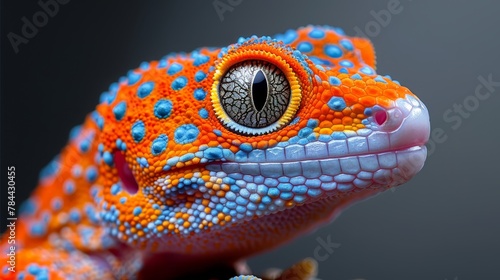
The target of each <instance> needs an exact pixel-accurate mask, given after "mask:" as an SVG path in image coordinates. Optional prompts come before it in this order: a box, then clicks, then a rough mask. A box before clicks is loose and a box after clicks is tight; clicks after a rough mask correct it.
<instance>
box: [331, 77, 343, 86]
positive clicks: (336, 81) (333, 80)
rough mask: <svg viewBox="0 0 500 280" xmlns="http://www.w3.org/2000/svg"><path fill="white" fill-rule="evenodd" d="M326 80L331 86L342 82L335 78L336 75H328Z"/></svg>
mask: <svg viewBox="0 0 500 280" xmlns="http://www.w3.org/2000/svg"><path fill="white" fill-rule="evenodd" d="M328 82H329V83H330V85H332V86H339V85H340V84H342V81H341V80H340V79H339V78H337V77H333V76H330V77H329V78H328Z"/></svg>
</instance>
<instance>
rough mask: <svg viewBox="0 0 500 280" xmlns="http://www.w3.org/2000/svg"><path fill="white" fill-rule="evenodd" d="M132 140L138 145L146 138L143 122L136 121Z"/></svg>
mask: <svg viewBox="0 0 500 280" xmlns="http://www.w3.org/2000/svg"><path fill="white" fill-rule="evenodd" d="M131 132H132V138H134V141H135V142H136V143H139V142H141V140H142V139H143V138H144V135H145V134H146V128H145V127H144V123H143V122H142V121H140V120H139V121H136V122H135V123H134V124H133V125H132V129H131Z"/></svg>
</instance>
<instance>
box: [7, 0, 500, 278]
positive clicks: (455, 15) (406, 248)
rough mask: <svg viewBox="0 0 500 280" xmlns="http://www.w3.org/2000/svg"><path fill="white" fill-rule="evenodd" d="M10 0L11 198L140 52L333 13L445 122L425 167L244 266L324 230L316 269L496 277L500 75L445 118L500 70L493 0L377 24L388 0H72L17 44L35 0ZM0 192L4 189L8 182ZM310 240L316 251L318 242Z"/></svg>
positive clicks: (413, 5)
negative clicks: (13, 36)
mask: <svg viewBox="0 0 500 280" xmlns="http://www.w3.org/2000/svg"><path fill="white" fill-rule="evenodd" d="M6 2H7V1H2V3H1V6H2V37H1V40H2V65H1V74H2V79H1V86H2V88H1V90H2V96H1V107H2V115H1V117H2V123H1V124H2V130H1V140H2V157H1V160H2V176H3V177H2V179H1V180H0V181H1V182H2V189H5V188H4V187H5V181H6V180H5V178H6V175H5V171H6V166H7V165H15V166H16V168H17V177H16V182H17V186H18V191H17V201H18V202H20V201H22V200H24V199H25V198H26V197H27V195H28V193H29V192H30V191H31V189H32V188H33V187H34V186H35V184H36V180H37V175H38V171H39V170H40V168H41V167H43V166H44V164H46V163H47V162H48V161H49V160H50V159H51V158H52V157H53V156H54V155H56V154H57V153H58V152H59V150H60V149H61V147H63V145H64V144H65V143H66V140H67V135H68V132H69V130H70V128H71V127H72V126H74V125H77V124H79V123H80V122H81V121H82V120H83V118H84V116H85V114H86V113H88V112H90V111H91V110H92V109H93V108H94V106H95V104H97V101H98V97H99V94H100V93H101V92H102V91H104V90H106V89H107V87H108V85H109V84H110V83H111V82H114V81H115V80H116V79H117V78H118V77H119V76H121V75H123V74H124V73H126V71H127V70H128V69H130V68H134V67H137V66H138V65H139V63H140V62H141V61H144V60H146V61H147V60H154V59H158V58H160V57H162V56H163V55H165V54H167V53H169V52H172V51H190V50H192V49H194V48H197V47H200V46H205V45H207V46H224V45H228V44H230V43H232V42H234V41H235V40H236V39H237V38H238V37H239V36H249V35H252V34H257V35H272V34H275V33H279V32H283V31H285V30H286V29H289V28H297V27H299V26H302V25H307V24H328V25H333V26H338V27H342V28H343V29H344V30H345V31H346V33H348V34H349V35H354V34H355V28H356V27H359V28H360V29H362V30H364V29H365V27H366V26H367V25H368V26H369V27H371V28H372V29H371V31H369V32H367V33H366V34H368V35H370V36H369V37H370V39H371V40H372V41H373V43H374V45H375V48H376V50H377V60H378V69H377V70H378V72H379V73H381V74H390V75H392V76H393V77H394V78H396V79H397V80H399V81H400V82H401V83H402V84H403V85H406V86H408V87H409V88H410V89H411V90H412V91H413V92H414V93H416V94H417V95H418V96H419V97H420V98H421V99H422V100H423V101H424V102H425V104H426V105H427V107H428V108H429V111H430V115H431V123H432V127H433V129H434V131H436V129H441V131H442V132H444V133H445V134H446V137H444V136H442V137H437V138H436V139H435V140H436V141H435V143H436V145H435V147H434V148H432V149H431V151H432V153H431V154H430V156H429V158H428V160H427V163H426V165H425V167H424V169H423V170H422V171H421V173H420V174H418V175H417V176H416V177H415V178H414V180H412V181H411V182H409V183H407V184H406V185H405V186H404V187H401V188H399V189H397V190H396V191H394V192H391V191H388V192H386V193H384V194H382V195H379V196H377V197H375V198H373V199H370V200H368V201H365V202H363V203H360V204H357V205H355V206H353V207H351V208H349V209H348V210H346V211H344V212H343V214H342V215H341V216H340V217H339V218H338V219H337V220H335V221H334V222H333V223H331V224H329V225H327V226H325V227H323V228H321V229H319V230H317V231H315V232H313V233H311V234H309V235H307V236H304V237H302V238H299V239H297V240H295V241H294V242H292V243H290V244H288V245H287V246H283V247H281V248H279V249H276V250H273V251H270V252H267V253H265V254H262V255H259V256H255V257H253V258H251V259H250V262H249V263H250V265H251V267H252V268H253V269H254V271H257V272H258V271H261V270H262V269H265V268H267V267H271V266H273V267H285V266H289V265H291V264H292V263H293V262H295V261H297V260H299V259H302V258H305V257H314V252H315V250H316V248H317V247H318V246H321V244H322V240H323V241H327V240H328V239H330V240H331V241H332V242H334V243H338V244H340V246H339V247H338V248H335V249H334V251H333V252H331V253H330V254H328V258H327V259H326V260H323V261H320V263H319V268H320V274H319V278H321V279H339V280H347V279H369V280H375V279H441V280H442V279H457V280H458V279H460V280H462V279H500V188H499V187H500V186H499V185H500V183H499V179H498V175H499V174H500V170H499V167H500V163H499V162H498V159H499V158H500V147H499V143H500V142H499V139H500V133H499V131H500V127H499V125H498V120H499V118H498V116H497V115H495V114H496V112H498V107H499V105H500V96H499V95H500V87H494V88H492V90H493V92H492V93H491V95H490V97H489V98H487V99H486V100H484V101H480V102H479V103H478V104H476V105H478V106H477V108H474V110H471V111H470V112H469V115H468V116H467V118H465V117H461V118H460V119H461V121H462V122H461V125H459V126H457V127H456V129H453V127H452V125H453V124H455V123H454V122H446V121H445V119H444V118H443V114H444V113H445V112H446V111H447V110H450V109H453V106H454V104H462V103H463V102H464V101H471V100H472V98H473V97H472V96H473V95H474V91H475V89H476V87H477V86H478V85H479V84H480V82H479V80H478V77H480V76H482V77H485V78H487V77H488V75H492V76H491V77H492V80H493V81H500V69H499V68H498V64H499V57H500V54H499V50H500V39H499V38H500V31H499V29H498V28H499V26H500V16H499V12H500V3H499V2H495V1H465V0H461V1H450V0H448V1H410V0H401V2H400V7H402V10H401V11H400V12H399V13H397V14H392V16H391V19H390V21H388V22H386V23H387V24H386V23H383V26H382V25H381V24H379V23H376V21H375V17H374V15H373V14H374V13H376V12H379V11H380V10H387V5H388V3H389V1H385V0H384V1H369V0H365V1H309V2H306V1H251V0H243V1H240V2H241V3H233V4H237V5H235V7H234V8H233V10H232V11H227V12H225V13H223V14H222V17H223V19H222V20H221V18H220V17H219V16H218V14H217V12H216V10H215V9H214V6H213V3H214V2H213V1H211V0H210V1H177V2H171V1H170V2H167V1H163V2H161V3H160V1H154V2H150V3H149V2H146V1H143V2H142V3H140V4H138V3H135V4H123V3H122V2H121V1H100V2H99V1H92V2H90V1H71V2H70V3H69V4H66V5H64V6H61V7H60V10H59V11H58V13H57V15H55V16H54V17H53V18H50V19H49V22H48V24H47V25H46V26H44V27H42V28H40V30H39V31H38V33H37V34H36V36H35V37H34V38H32V39H30V40H29V42H28V43H27V44H23V45H20V46H19V52H18V53H17V54H15V53H14V51H13V49H12V47H11V46H10V44H9V42H8V40H7V37H6V36H7V35H6V34H7V33H8V32H14V33H17V34H19V33H20V29H21V26H22V21H21V18H22V17H23V16H26V17H28V18H31V17H32V15H33V14H34V13H35V12H37V11H39V10H40V7H39V6H38V4H37V3H36V2H35V1H9V2H12V3H6ZM14 2H15V3H14ZM104 2H106V3H104ZM130 2H132V1H130ZM220 2H222V3H228V0H220ZM233 2H238V1H234V0H233ZM374 25H376V26H379V29H375V27H374ZM483 90H484V89H483ZM470 104H472V103H470ZM472 105H474V104H472ZM453 115H456V114H455V113H454V114H453ZM437 142H439V143H437ZM1 195H2V197H3V199H2V201H3V202H5V191H2V194H1ZM4 208H5V204H3V205H2V207H1V209H0V213H1V214H2V223H3V222H4V218H3V217H4V212H5V211H4ZM2 228H3V227H2ZM318 250H320V251H319V252H320V253H321V255H322V256H323V255H324V254H326V252H327V251H326V250H325V249H324V248H323V249H318Z"/></svg>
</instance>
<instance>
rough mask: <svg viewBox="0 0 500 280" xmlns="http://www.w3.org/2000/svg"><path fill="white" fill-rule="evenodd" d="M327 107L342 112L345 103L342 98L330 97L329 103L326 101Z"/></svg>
mask: <svg viewBox="0 0 500 280" xmlns="http://www.w3.org/2000/svg"><path fill="white" fill-rule="evenodd" d="M327 105H328V107H330V109H332V110H336V111H342V110H344V108H345V107H346V104H345V101H344V99H343V98H340V97H335V96H334V97H332V98H330V101H328V104H327Z"/></svg>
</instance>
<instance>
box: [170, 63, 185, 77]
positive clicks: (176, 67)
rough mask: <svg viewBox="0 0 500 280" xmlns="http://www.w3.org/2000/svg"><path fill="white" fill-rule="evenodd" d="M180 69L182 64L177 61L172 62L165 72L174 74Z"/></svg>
mask: <svg viewBox="0 0 500 280" xmlns="http://www.w3.org/2000/svg"><path fill="white" fill-rule="evenodd" d="M181 70H182V65H181V64H179V63H172V65H170V67H169V68H168V71H167V74H169V75H175V74H177V73H179V72H180V71H181Z"/></svg>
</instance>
